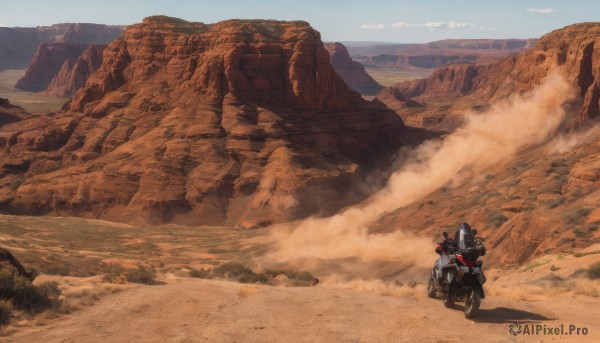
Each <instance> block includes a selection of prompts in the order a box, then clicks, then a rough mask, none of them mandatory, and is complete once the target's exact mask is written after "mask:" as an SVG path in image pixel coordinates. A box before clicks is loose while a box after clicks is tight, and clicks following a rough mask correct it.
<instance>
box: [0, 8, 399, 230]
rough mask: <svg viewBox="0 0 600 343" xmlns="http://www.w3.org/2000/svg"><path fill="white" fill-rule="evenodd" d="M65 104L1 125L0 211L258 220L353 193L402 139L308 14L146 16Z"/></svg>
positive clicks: (391, 116)
mask: <svg viewBox="0 0 600 343" xmlns="http://www.w3.org/2000/svg"><path fill="white" fill-rule="evenodd" d="M66 107H68V108H67V111H65V112H64V113H59V114H57V115H55V116H54V117H44V116H36V117H34V118H30V119H27V120H23V121H21V122H19V123H18V126H17V125H15V124H8V125H5V126H3V127H0V134H2V135H4V136H10V137H12V138H11V139H10V142H9V143H7V147H6V148H5V149H4V150H1V151H0V161H2V162H1V164H0V177H1V178H0V208H2V209H3V210H4V211H5V212H11V213H23V214H25V213H28V214H45V213H51V214H75V215H83V216H93V217H99V218H106V219H110V220H116V221H126V222H134V223H157V222H176V223H183V224H228V225H229V224H237V225H241V226H254V225H266V224H268V223H270V222H278V221H282V220H289V219H294V218H299V217H304V216H307V215H310V214H323V213H330V212H331V211H334V210H337V209H338V208H340V207H341V206H345V205H347V204H349V203H352V202H354V201H357V200H359V199H361V198H362V197H364V196H365V195H367V194H368V193H369V192H370V191H372V190H370V189H366V188H365V189H364V190H361V189H360V188H357V187H350V185H351V184H353V183H354V182H357V181H359V180H360V179H361V178H362V177H363V176H364V175H365V172H366V171H367V170H369V169H371V168H373V167H375V166H376V163H377V162H378V161H381V160H384V161H385V159H386V157H387V156H388V154H389V153H393V152H394V151H395V150H396V149H397V148H398V147H399V145H400V144H402V143H403V141H406V140H407V138H405V137H406V136H405V132H406V131H407V129H406V128H405V127H404V124H403V122H402V120H401V119H399V117H398V116H397V115H396V114H395V113H394V112H393V111H391V110H389V109H387V108H386V107H385V106H383V105H382V104H381V103H379V102H367V101H365V100H363V99H362V98H361V96H360V95H359V94H358V93H356V92H354V91H352V90H350V89H349V88H348V87H347V86H346V84H345V83H344V81H343V80H342V79H341V77H339V76H338V75H337V74H336V73H335V71H334V70H333V68H332V66H331V63H330V61H329V54H328V52H327V50H326V49H325V48H324V47H323V44H322V42H321V40H320V36H319V33H318V32H316V31H315V30H313V29H312V28H311V27H310V26H309V25H308V24H307V23H305V22H280V21H262V20H257V21H252V20H230V21H224V22H220V23H217V24H213V25H206V24H202V23H190V22H186V21H183V20H179V19H175V18H168V17H150V18H146V19H145V20H144V22H143V23H141V24H137V25H133V26H131V27H129V28H128V30H127V31H126V32H125V33H124V34H123V36H122V37H121V38H119V39H117V40H115V41H113V42H112V43H111V44H110V45H109V46H108V47H107V48H106V49H105V50H104V58H103V62H102V65H101V66H100V68H99V69H98V70H97V71H96V72H95V73H93V74H92V75H91V76H90V77H89V79H88V81H87V83H86V86H85V87H84V88H82V89H81V90H79V91H78V92H77V94H76V95H75V96H74V97H73V99H72V101H71V102H70V104H68V105H67V106H66Z"/></svg>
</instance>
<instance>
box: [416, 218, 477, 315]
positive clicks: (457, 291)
mask: <svg viewBox="0 0 600 343" xmlns="http://www.w3.org/2000/svg"><path fill="white" fill-rule="evenodd" d="M476 234H477V230H471V229H470V227H468V229H459V231H457V234H456V237H455V240H452V239H450V238H449V237H448V233H447V232H444V233H443V235H444V238H445V240H444V242H442V243H438V246H437V248H436V252H437V253H438V254H439V255H440V258H439V259H438V260H437V261H436V264H435V266H434V267H433V268H432V269H431V274H430V276H429V282H428V285H427V296H428V297H429V298H436V297H438V296H439V297H440V298H441V299H442V300H443V301H444V305H445V306H446V307H448V308H451V307H453V306H454V303H455V302H456V301H460V302H464V303H465V309H464V312H465V317H466V318H472V317H474V316H475V314H476V313H477V311H478V310H479V306H480V304H481V299H484V298H485V292H484V291H483V284H484V283H485V282H486V278H485V275H484V274H483V269H482V265H483V262H482V261H478V260H477V259H478V258H479V256H483V255H485V248H484V247H483V239H482V238H479V237H475V235H476Z"/></svg>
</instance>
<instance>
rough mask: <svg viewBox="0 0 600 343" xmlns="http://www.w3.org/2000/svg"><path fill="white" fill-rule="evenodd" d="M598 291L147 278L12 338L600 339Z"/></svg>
mask: <svg viewBox="0 0 600 343" xmlns="http://www.w3.org/2000/svg"><path fill="white" fill-rule="evenodd" d="M599 304H600V301H599V300H598V299H597V298H589V297H578V298H577V299H574V298H568V297H567V298H563V299H547V300H543V301H537V302H524V301H520V300H514V299H509V298H507V297H497V296H490V297H488V298H487V299H485V300H484V302H483V304H482V310H481V313H480V316H479V317H478V318H477V319H476V320H475V321H471V320H467V319H465V318H464V315H463V313H462V309H461V306H460V305H456V308H455V309H446V308H444V307H443V305H442V303H441V301H440V300H437V299H436V300H434V299H428V298H426V297H425V296H424V295H423V296H421V295H420V293H419V295H417V296H403V297H395V296H381V295H376V294H368V293H362V292H357V291H351V290H340V289H328V288H324V287H322V286H317V287H312V288H286V287H270V286H258V285H241V284H237V283H231V282H222V281H212V280H198V279H191V280H190V279H188V280H182V281H176V282H175V283H172V284H169V285H162V286H139V287H134V288H131V289H129V290H127V291H124V292H122V293H117V294H112V295H109V296H107V297H106V298H103V299H102V300H101V301H100V302H98V303H97V304H96V305H94V306H92V307H89V308H86V309H84V310H81V311H78V312H76V313H73V314H71V315H67V316H64V317H62V318H59V319H57V320H53V321H52V322H50V323H49V325H47V326H44V327H39V328H23V329H22V330H20V331H19V332H16V333H15V334H13V335H12V336H10V337H5V338H4V339H5V340H6V341H7V342H14V343H16V342H63V343H71V342H87V343H93V342H182V343H183V342H465V340H469V341H478V342H507V341H514V342H518V341H523V342H540V341H550V340H555V339H557V338H560V339H561V341H577V342H585V341H589V342H598V341H599V339H600V335H599V333H600V324H599V323H598V321H597V319H596V313H597V312H596V311H597V310H596V309H597V308H598V305H599ZM515 321H516V322H521V323H528V322H537V323H540V324H545V325H547V326H557V325H560V324H565V325H566V326H568V325H569V324H571V323H572V324H576V325H579V326H586V327H587V328H588V330H589V333H588V335H587V336H578V337H575V336H561V337H552V336H517V337H515V336H512V335H511V334H509V332H508V324H509V323H511V322H515Z"/></svg>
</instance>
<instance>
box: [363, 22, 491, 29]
mask: <svg viewBox="0 0 600 343" xmlns="http://www.w3.org/2000/svg"><path fill="white" fill-rule="evenodd" d="M360 27H362V28H363V29H368V30H384V29H394V30H403V29H429V30H460V29H469V30H473V29H481V28H479V27H477V26H476V25H474V24H471V23H465V22H457V21H432V22H427V23H423V24H413V23H407V22H404V21H399V22H396V23H393V24H391V25H387V24H382V23H374V24H363V25H361V26H360Z"/></svg>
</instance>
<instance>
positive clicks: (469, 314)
mask: <svg viewBox="0 0 600 343" xmlns="http://www.w3.org/2000/svg"><path fill="white" fill-rule="evenodd" d="M480 305H481V295H480V294H479V290H477V289H472V290H471V291H469V294H467V298H466V299H465V317H466V318H473V317H474V316H475V314H476V313H477V311H478V310H479V306H480Z"/></svg>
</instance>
